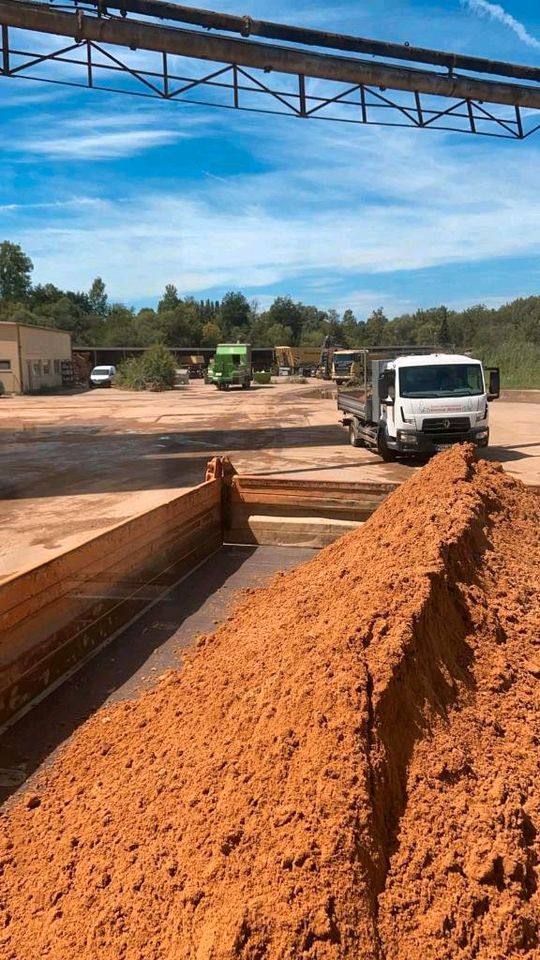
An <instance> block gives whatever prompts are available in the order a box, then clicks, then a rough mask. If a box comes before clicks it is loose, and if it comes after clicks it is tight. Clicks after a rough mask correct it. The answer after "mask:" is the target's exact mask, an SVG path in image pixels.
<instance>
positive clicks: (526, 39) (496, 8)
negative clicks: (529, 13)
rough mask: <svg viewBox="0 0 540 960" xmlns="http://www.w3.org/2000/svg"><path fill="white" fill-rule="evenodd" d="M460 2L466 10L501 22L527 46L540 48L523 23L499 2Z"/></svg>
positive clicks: (470, 0) (476, 0)
mask: <svg viewBox="0 0 540 960" xmlns="http://www.w3.org/2000/svg"><path fill="white" fill-rule="evenodd" d="M461 3H462V5H463V6H464V7H467V9H468V10H472V12H473V13H478V14H479V15H480V16H481V17H487V18H488V19H490V20H495V21H496V22H497V23H502V24H503V26H505V27H508V28H509V29H510V30H513V32H514V33H515V34H516V36H517V37H519V39H520V40H521V42H522V43H525V44H527V46H528V47H533V48H534V49H535V50H540V40H537V39H536V37H533V35H532V34H531V33H529V31H528V30H527V28H526V27H525V25H524V24H523V23H521V21H520V20H516V18H515V17H513V16H512V14H511V13H507V11H506V10H505V9H504V7H501V6H500V4H498V3H488V0H461Z"/></svg>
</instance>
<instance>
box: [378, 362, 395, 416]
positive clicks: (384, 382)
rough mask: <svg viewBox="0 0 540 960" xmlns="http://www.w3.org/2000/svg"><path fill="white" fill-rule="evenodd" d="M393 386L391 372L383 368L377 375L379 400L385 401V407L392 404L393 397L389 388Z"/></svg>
mask: <svg viewBox="0 0 540 960" xmlns="http://www.w3.org/2000/svg"><path fill="white" fill-rule="evenodd" d="M393 386H394V377H393V375H392V372H391V371H389V370H385V371H384V373H381V375H380V377H379V402H380V403H385V404H386V406H387V407H393V406H394V398H393V397H391V396H390V395H389V394H390V390H391V388H393Z"/></svg>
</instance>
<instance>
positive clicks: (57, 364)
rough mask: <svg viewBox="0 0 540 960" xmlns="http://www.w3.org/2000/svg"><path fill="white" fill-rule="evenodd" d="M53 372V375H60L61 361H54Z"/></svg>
mask: <svg viewBox="0 0 540 960" xmlns="http://www.w3.org/2000/svg"><path fill="white" fill-rule="evenodd" d="M54 372H55V373H62V361H61V360H55V361H54Z"/></svg>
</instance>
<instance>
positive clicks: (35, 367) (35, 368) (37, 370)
mask: <svg viewBox="0 0 540 960" xmlns="http://www.w3.org/2000/svg"><path fill="white" fill-rule="evenodd" d="M32 373H33V374H34V375H35V376H36V377H39V376H40V374H41V360H32Z"/></svg>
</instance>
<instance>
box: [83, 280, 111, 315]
mask: <svg viewBox="0 0 540 960" xmlns="http://www.w3.org/2000/svg"><path fill="white" fill-rule="evenodd" d="M107 301H108V297H107V291H106V289H105V284H104V282H103V280H102V279H101V277H96V279H95V280H94V281H93V282H92V286H91V287H90V290H89V291H88V302H89V304H90V309H91V311H92V313H95V315H96V317H100V318H101V319H102V320H104V319H105V317H106V316H107V312H108V309H109V308H108V302H107Z"/></svg>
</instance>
